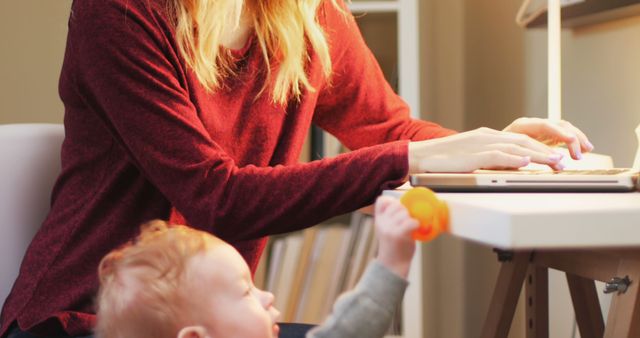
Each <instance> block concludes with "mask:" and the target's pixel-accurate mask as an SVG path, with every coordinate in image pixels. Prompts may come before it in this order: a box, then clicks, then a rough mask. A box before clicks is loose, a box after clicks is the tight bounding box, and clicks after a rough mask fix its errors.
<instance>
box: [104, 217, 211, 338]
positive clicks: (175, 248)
mask: <svg viewBox="0 0 640 338" xmlns="http://www.w3.org/2000/svg"><path fill="white" fill-rule="evenodd" d="M220 243H223V242H222V240H220V239H218V238H217V237H214V236H213V235H210V234H208V233H205V232H202V231H198V230H195V229H192V228H189V227H186V226H169V225H168V224H167V223H166V222H163V221H152V222H149V223H147V224H145V225H143V226H142V232H141V234H140V236H138V238H137V239H136V240H135V241H133V242H131V243H128V244H126V245H125V246H123V247H122V248H120V249H116V250H114V251H112V252H110V253H109V254H108V255H107V256H105V257H104V258H103V259H102V261H101V262H100V266H99V268H98V275H99V279H100V290H99V291H98V299H97V317H98V320H97V325H96V336H97V337H100V338H125V337H126V338H136V337H140V338H142V337H155V338H163V337H167V338H175V337H176V336H177V334H178V331H179V330H180V328H181V327H182V326H183V325H185V321H187V320H188V318H189V313H188V311H187V309H188V306H186V302H187V299H188V295H186V294H184V293H183V292H182V290H181V288H180V287H179V286H180V285H181V284H182V283H183V278H185V274H186V267H187V263H188V261H189V259H190V258H192V257H194V256H196V255H198V254H200V253H203V252H205V251H206V250H208V249H209V248H211V247H212V246H213V245H217V244H220Z"/></svg>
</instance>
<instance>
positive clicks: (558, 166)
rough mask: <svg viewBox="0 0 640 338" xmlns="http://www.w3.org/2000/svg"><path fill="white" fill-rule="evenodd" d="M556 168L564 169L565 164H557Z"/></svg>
mask: <svg viewBox="0 0 640 338" xmlns="http://www.w3.org/2000/svg"><path fill="white" fill-rule="evenodd" d="M556 170H558V171H561V170H564V164H562V163H558V164H556Z"/></svg>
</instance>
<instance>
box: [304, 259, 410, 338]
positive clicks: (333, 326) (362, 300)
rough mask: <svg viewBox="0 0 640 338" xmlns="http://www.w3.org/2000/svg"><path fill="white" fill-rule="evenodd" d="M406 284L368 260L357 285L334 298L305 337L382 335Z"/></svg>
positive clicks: (389, 322)
mask: <svg viewBox="0 0 640 338" xmlns="http://www.w3.org/2000/svg"><path fill="white" fill-rule="evenodd" d="M407 285H408V282H407V281H406V280H405V279H403V278H401V277H399V276H398V275H396V274H394V273H393V272H391V271H390V270H389V269H387V268H386V267H384V266H383V265H382V264H380V263H378V262H377V261H375V260H374V261H372V262H371V263H369V265H368V266H367V269H366V271H365V273H364V274H363V276H362V278H361V279H360V282H358V285H356V287H355V288H354V289H353V290H352V291H349V292H345V293H343V294H342V295H341V296H340V297H339V298H338V300H337V301H336V303H335V304H334V306H333V312H332V313H331V315H330V316H329V317H328V318H327V319H326V320H325V321H324V322H323V323H322V324H321V325H319V326H317V327H315V328H314V329H313V330H311V331H310V332H309V333H307V335H306V338H379V337H380V338H381V337H384V335H385V333H386V332H387V329H388V328H389V325H390V324H391V319H392V318H393V315H394V313H395V311H396V308H397V306H398V304H399V303H400V300H401V299H402V296H403V295H404V292H405V290H406V289H407Z"/></svg>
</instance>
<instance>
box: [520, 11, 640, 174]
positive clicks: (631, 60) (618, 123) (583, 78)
mask: <svg viewBox="0 0 640 338" xmlns="http://www.w3.org/2000/svg"><path fill="white" fill-rule="evenodd" d="M545 41H546V34H545V31H531V32H528V33H527V37H526V54H527V56H528V60H527V70H528V74H527V92H526V94H527V99H526V108H525V110H526V112H527V114H529V115H531V116H540V115H543V114H544V112H545V111H546V90H547V89H546V88H547V87H546V75H545V72H546V57H545V53H546V45H545ZM562 49H563V50H562V51H563V62H562V66H563V86H562V87H563V105H562V107H563V117H564V118H565V119H567V120H570V121H572V122H575V124H576V125H578V126H579V127H580V128H581V129H583V130H584V131H585V132H586V133H587V134H588V135H589V137H590V138H591V139H592V141H593V144H594V145H595V147H596V149H595V150H596V151H597V152H599V153H603V154H608V155H611V156H613V159H614V163H615V164H616V165H618V166H631V164H632V160H633V155H634V154H635V149H636V147H637V143H636V140H635V136H634V134H633V129H634V128H635V126H636V125H638V124H639V123H640V17H635V18H630V19H625V20H618V21H613V22H609V23H605V24H601V25H597V26H590V27H585V28H581V29H576V30H567V31H565V32H564V35H563V44H562Z"/></svg>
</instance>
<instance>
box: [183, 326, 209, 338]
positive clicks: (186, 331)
mask: <svg viewBox="0 0 640 338" xmlns="http://www.w3.org/2000/svg"><path fill="white" fill-rule="evenodd" d="M176 338H210V337H209V335H208V334H207V330H205V328H204V327H202V326H186V327H183V328H182V329H181V330H180V332H178V336H177V337H176Z"/></svg>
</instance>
